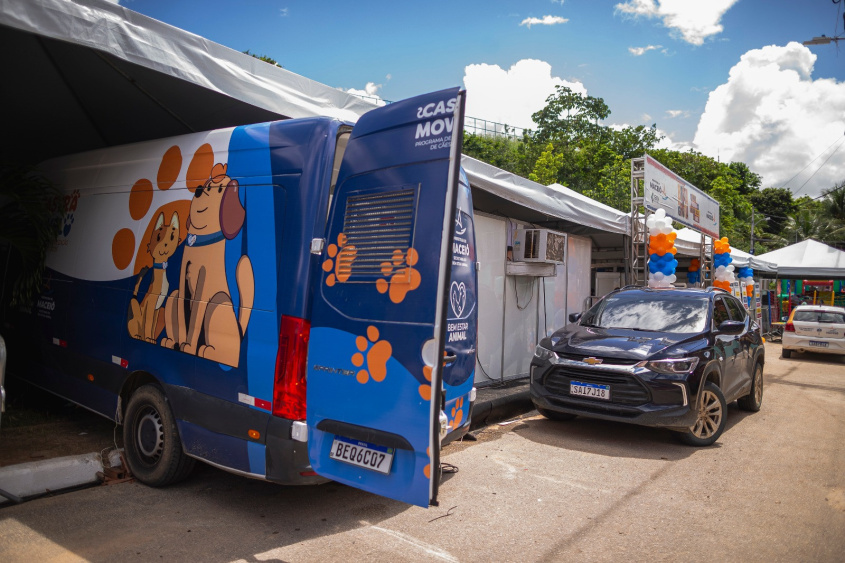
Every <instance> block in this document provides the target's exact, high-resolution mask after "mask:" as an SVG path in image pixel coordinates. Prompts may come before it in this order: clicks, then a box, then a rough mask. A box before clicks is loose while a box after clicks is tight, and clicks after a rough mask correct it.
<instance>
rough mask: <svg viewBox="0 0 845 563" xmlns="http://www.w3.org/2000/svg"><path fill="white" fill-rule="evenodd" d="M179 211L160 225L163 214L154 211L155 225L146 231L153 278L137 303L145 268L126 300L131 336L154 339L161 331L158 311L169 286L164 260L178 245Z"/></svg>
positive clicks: (165, 260)
mask: <svg viewBox="0 0 845 563" xmlns="http://www.w3.org/2000/svg"><path fill="white" fill-rule="evenodd" d="M180 242H182V241H181V240H179V214H178V213H175V212H174V213H173V215H172V216H171V217H170V224H169V225H165V224H164V213H159V214H158V219H156V223H155V228H154V229H153V231H152V233H151V234H150V241H149V242H148V243H147V252H149V253H150V256H152V257H153V278H152V281H151V282H150V287H149V288H148V289H147V294H146V295H145V296H144V298H143V299H142V300H141V302H140V303H139V302H138V289H139V288H140V287H141V281H142V280H143V279H144V276H146V275H147V272H148V271H149V267H147V266H145V267H144V269H142V270H141V272H140V273H139V274H138V281H136V282H135V292H134V293H133V294H132V299H131V301H129V322H128V323H127V328H128V329H129V334H130V335H131V336H132V338H137V339H139V340H146V341H147V342H155V341H156V339H157V338H158V334H159V333H160V332H161V327H160V324H159V322H158V321H159V312H160V311H161V306H162V305H163V304H164V299H165V298H166V297H167V292H168V291H169V290H170V286H169V285H168V283H167V272H166V270H167V261H168V259H170V257H171V256H173V253H174V252H176V249H177V248H178V247H179V243H180Z"/></svg>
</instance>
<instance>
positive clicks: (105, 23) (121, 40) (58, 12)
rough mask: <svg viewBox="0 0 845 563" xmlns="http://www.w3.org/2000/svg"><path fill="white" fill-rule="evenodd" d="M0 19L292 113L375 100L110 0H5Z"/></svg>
mask: <svg viewBox="0 0 845 563" xmlns="http://www.w3.org/2000/svg"><path fill="white" fill-rule="evenodd" d="M0 5H2V10H0V24H2V25H6V26H9V27H12V28H16V29H19V30H22V31H28V32H31V33H37V34H39V35H42V36H46V37H50V38H52V39H58V40H62V41H68V42H72V43H75V44H78V45H83V46H86V47H90V48H92V49H96V50H98V51H102V52H105V53H109V54H111V55H114V56H115V57H118V58H119V59H123V60H125V61H128V62H131V63H136V64H139V65H142V66H145V67H148V68H151V69H154V70H156V71H158V72H161V73H164V74H168V75H171V76H174V77H178V78H180V79H182V80H185V81H188V82H191V83H193V84H197V85H199V86H203V87H205V88H207V89H209V90H213V91H217V92H221V93H225V94H226V95H228V96H231V97H233V98H235V99H238V100H241V101H243V102H246V103H248V104H251V105H254V106H258V107H263V108H265V109H269V110H271V111H274V112H276V113H278V114H280V115H284V116H286V117H313V116H317V115H327V116H330V117H337V118H339V119H345V120H349V121H355V120H356V119H357V118H358V117H360V116H361V115H363V114H364V113H366V112H367V111H369V110H371V109H373V104H372V103H370V102H366V101H364V100H362V99H360V98H358V97H356V96H352V95H350V94H347V93H345V92H343V91H341V90H338V89H336V88H331V87H329V86H326V85H324V84H321V83H319V82H316V81H314V80H310V79H308V78H305V77H303V76H300V75H297V74H294V73H293V72H290V71H288V70H285V69H283V68H279V67H277V66H274V65H271V64H268V63H266V62H264V61H260V60H258V59H256V58H255V57H252V56H249V55H245V54H243V53H239V52H238V51H235V50H233V49H230V48H228V47H224V46H223V45H220V44H219V43H214V42H213V41H209V40H208V39H204V38H202V37H200V36H198V35H195V34H193V33H190V32H187V31H185V30H182V29H179V28H176V27H173V26H171V25H168V24H166V23H163V22H160V21H158V20H155V19H152V18H150V17H147V16H144V15H142V14H139V13H138V12H133V11H132V10H128V9H126V8H124V7H122V6H119V5H118V4H115V3H112V2H107V1H106V0H73V1H68V0H37V1H35V0H28V1H26V0H25V1H21V0H0Z"/></svg>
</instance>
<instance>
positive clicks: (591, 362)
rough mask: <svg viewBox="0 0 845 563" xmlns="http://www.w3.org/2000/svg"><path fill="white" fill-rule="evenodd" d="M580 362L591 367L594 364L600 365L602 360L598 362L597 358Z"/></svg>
mask: <svg viewBox="0 0 845 563" xmlns="http://www.w3.org/2000/svg"><path fill="white" fill-rule="evenodd" d="M581 361H582V362H584V363H585V364H590V365H591V366H594V365H596V364H600V363H602V362H603V361H604V360H600V359H598V358H584V359H583V360H581Z"/></svg>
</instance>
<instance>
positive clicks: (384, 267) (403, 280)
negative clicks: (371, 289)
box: [376, 248, 422, 303]
mask: <svg viewBox="0 0 845 563" xmlns="http://www.w3.org/2000/svg"><path fill="white" fill-rule="evenodd" d="M419 258H420V257H419V254H417V251H416V250H414V249H413V248H409V249H408V252H407V254H403V253H402V251H401V250H394V251H393V259H392V261H391V262H382V263H381V273H382V275H384V276H386V277H389V278H390V281H389V282H388V281H387V280H383V279H380V280H378V281H376V289H378V292H379V293H388V295H389V296H390V300H391V301H393V302H394V303H401V302H402V301H403V300H404V299H405V296H406V295H407V294H408V292H409V291H413V290H415V289H417V288H418V287H419V286H420V281H422V277H421V276H420V273H419V272H418V271H417V269H416V268H414V266H415V265H416V264H417V262H418V261H419ZM403 266H406V267H403ZM397 268H398V269H397Z"/></svg>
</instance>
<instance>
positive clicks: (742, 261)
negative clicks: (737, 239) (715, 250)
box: [731, 247, 780, 276]
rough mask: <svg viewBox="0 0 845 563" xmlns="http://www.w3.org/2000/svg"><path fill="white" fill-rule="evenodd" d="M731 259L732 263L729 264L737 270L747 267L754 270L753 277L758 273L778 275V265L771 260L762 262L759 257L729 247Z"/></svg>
mask: <svg viewBox="0 0 845 563" xmlns="http://www.w3.org/2000/svg"><path fill="white" fill-rule="evenodd" d="M731 258H733V262H731V264H733V265H734V266H736V267H737V268H743V267H745V266H748V267H750V268H751V269H752V270H754V275H755V276H757V273H758V272H760V273H763V274H779V273H780V269H779V267H778V265H777V264H775V263H774V262H772V261H771V260H764V259H763V258H761V257H760V256H754V255H753V254H749V253H747V252H743V251H742V250H740V249H738V248H734V247H731Z"/></svg>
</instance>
